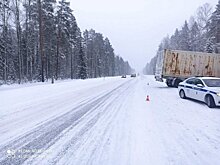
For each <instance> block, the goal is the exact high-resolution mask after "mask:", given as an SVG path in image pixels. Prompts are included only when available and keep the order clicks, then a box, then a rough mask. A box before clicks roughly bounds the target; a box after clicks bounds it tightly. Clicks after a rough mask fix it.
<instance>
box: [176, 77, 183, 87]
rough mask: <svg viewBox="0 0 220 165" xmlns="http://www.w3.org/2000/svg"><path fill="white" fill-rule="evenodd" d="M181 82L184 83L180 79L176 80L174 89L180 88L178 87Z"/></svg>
mask: <svg viewBox="0 0 220 165" xmlns="http://www.w3.org/2000/svg"><path fill="white" fill-rule="evenodd" d="M180 82H182V80H180V79H178V78H177V79H175V80H174V87H176V88H178V85H179V83H180Z"/></svg>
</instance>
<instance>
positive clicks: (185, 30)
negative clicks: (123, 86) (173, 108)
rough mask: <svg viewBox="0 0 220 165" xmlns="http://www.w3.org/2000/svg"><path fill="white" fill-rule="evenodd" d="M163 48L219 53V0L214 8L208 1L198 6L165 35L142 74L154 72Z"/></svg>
mask: <svg viewBox="0 0 220 165" xmlns="http://www.w3.org/2000/svg"><path fill="white" fill-rule="evenodd" d="M164 49H173V50H183V51H197V52H208V53H220V0H219V1H218V4H217V5H216V8H215V9H214V10H213V8H212V7H211V5H210V4H208V3H205V4H204V5H202V6H200V7H199V8H198V9H197V12H196V15H195V16H192V17H190V19H189V21H185V22H184V24H183V26H182V28H181V29H178V28H176V30H175V32H174V34H173V35H171V36H168V35H167V36H166V37H165V38H164V39H163V40H162V41H161V43H160V44H159V47H158V50H157V53H156V55H155V56H154V57H153V58H152V59H151V60H150V62H149V63H147V64H146V66H145V68H144V69H143V72H144V74H155V69H156V61H157V54H158V52H160V51H163V50H164Z"/></svg>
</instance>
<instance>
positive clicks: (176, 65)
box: [155, 49, 220, 87]
mask: <svg viewBox="0 0 220 165" xmlns="http://www.w3.org/2000/svg"><path fill="white" fill-rule="evenodd" d="M194 76H203V77H204V76H212V77H220V54H215V53H203V52H193V51H180V50H169V49H165V50H164V51H161V52H159V53H158V55H157V62H156V71H155V79H156V80H157V81H163V79H166V84H167V86H168V87H178V84H179V83H180V82H182V81H183V80H185V79H187V78H189V77H194Z"/></svg>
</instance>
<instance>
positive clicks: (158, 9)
mask: <svg viewBox="0 0 220 165" xmlns="http://www.w3.org/2000/svg"><path fill="white" fill-rule="evenodd" d="M217 2H218V0H70V3H71V8H72V9H73V10H74V15H75V17H76V19H77V23H78V25H79V27H80V29H81V30H82V31H84V30H85V29H91V28H93V29H94V30H96V32H99V33H102V34H103V35H104V37H108V38H109V39H110V41H111V44H112V45H113V48H114V50H115V54H116V55H120V56H121V57H123V59H124V60H128V61H129V63H130V64H131V66H132V67H133V68H135V69H136V70H137V71H140V70H142V69H143V68H144V66H145V64H146V63H147V62H149V61H150V59H151V58H152V57H153V56H155V54H156V51H157V48H158V45H159V44H160V42H161V40H162V39H163V38H164V37H165V36H166V35H172V34H173V33H174V31H175V29H176V28H179V29H180V28H181V27H182V25H183V24H184V21H185V20H187V21H188V20H189V18H190V16H193V15H194V14H195V12H196V10H197V8H198V7H199V6H201V5H203V4H205V3H209V4H211V5H212V6H213V8H215V7H216V4H217Z"/></svg>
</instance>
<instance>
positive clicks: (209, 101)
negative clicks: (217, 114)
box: [206, 95, 215, 108]
mask: <svg viewBox="0 0 220 165" xmlns="http://www.w3.org/2000/svg"><path fill="white" fill-rule="evenodd" d="M206 104H207V106H208V107H209V108H214V107H215V101H214V99H213V97H212V96H210V95H209V96H207V97H206Z"/></svg>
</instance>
